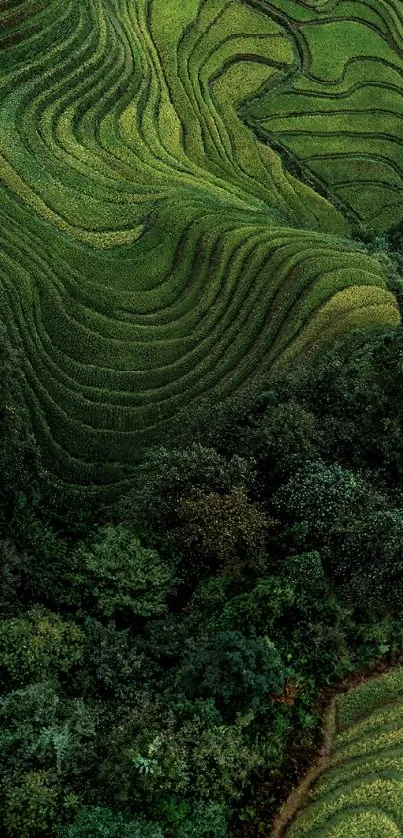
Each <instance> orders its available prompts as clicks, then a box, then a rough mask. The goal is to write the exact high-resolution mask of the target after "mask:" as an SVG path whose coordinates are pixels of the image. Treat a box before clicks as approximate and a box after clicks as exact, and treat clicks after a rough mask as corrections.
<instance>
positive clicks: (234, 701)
mask: <svg viewBox="0 0 403 838" xmlns="http://www.w3.org/2000/svg"><path fill="white" fill-rule="evenodd" d="M178 684H179V687H180V689H182V690H183V692H184V693H185V694H186V695H187V696H188V697H189V698H192V699H194V698H197V697H201V698H214V701H215V703H216V705H217V707H218V708H219V710H220V711H221V712H222V713H223V714H224V716H225V717H232V718H234V717H235V715H236V713H238V712H239V713H246V712H247V711H248V710H255V709H257V708H258V707H259V705H260V703H261V702H262V701H263V700H264V699H265V698H267V697H268V695H269V694H270V693H274V694H280V693H281V691H282V688H283V685H284V670H283V666H282V663H281V659H280V655H279V653H278V652H277V649H276V648H275V646H274V644H273V643H271V642H270V641H269V640H268V638H263V637H246V636H245V635H243V634H241V632H236V631H223V632H219V633H218V634H216V635H215V636H213V637H212V638H210V639H208V640H206V641H205V643H204V644H203V643H201V644H200V643H198V644H197V645H194V646H193V647H191V648H190V649H189V650H188V651H187V652H186V654H185V655H184V659H183V663H182V666H181V669H180V670H179V674H178Z"/></svg>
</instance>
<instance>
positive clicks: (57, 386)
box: [0, 0, 403, 493]
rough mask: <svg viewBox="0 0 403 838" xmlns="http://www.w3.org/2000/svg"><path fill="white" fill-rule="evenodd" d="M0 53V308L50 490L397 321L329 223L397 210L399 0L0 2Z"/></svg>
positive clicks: (114, 466) (130, 458)
mask: <svg viewBox="0 0 403 838" xmlns="http://www.w3.org/2000/svg"><path fill="white" fill-rule="evenodd" d="M0 47H1V53H0V55H1V58H0V72H1V78H0V154H1V156H0V173H1V185H0V190H1V194H0V217H1V233H0V235H1V242H2V247H1V256H0V303H1V311H2V312H3V314H4V316H5V318H6V321H7V324H8V326H9V329H10V334H11V335H12V338H13V340H14V341H15V342H16V343H18V344H19V345H20V346H21V347H22V350H23V352H22V357H23V359H24V375H25V378H24V398H25V400H26V402H27V404H28V406H29V410H30V415H31V417H32V423H33V427H34V431H35V435H36V437H37V439H38V441H39V443H40V445H41V448H42V450H43V453H44V458H45V463H46V465H47V466H48V468H49V469H50V471H51V472H52V474H53V475H54V477H55V479H58V480H59V481H60V485H61V486H62V485H63V486H64V487H66V488H68V490H69V491H73V490H75V491H78V492H80V493H81V492H85V491H87V490H88V489H89V487H92V489H94V488H96V489H97V490H99V491H100V492H103V491H106V490H107V489H108V487H112V486H117V485H120V484H121V483H122V482H124V481H126V480H129V479H130V474H131V473H132V470H133V468H134V467H135V464H136V462H137V461H138V458H139V455H140V452H141V448H142V446H144V444H148V443H149V442H152V441H154V440H156V439H158V438H159V436H160V433H161V430H162V429H163V428H164V427H167V426H168V425H169V423H170V421H171V420H172V417H174V416H176V415H177V414H178V412H180V410H182V409H183V407H184V406H186V405H188V404H190V403H193V402H195V401H197V400H198V399H199V398H200V397H202V396H204V395H206V394H207V393H216V394H217V395H219V396H220V397H223V396H225V395H227V394H229V393H231V392H232V391H234V390H235V389H236V388H237V387H239V386H240V385H242V384H243V383H244V382H245V381H247V380H249V379H250V378H251V377H252V376H254V375H256V374H258V373H262V372H264V371H266V370H268V369H270V368H271V367H273V365H279V364H284V363H290V362H292V361H293V360H294V359H295V358H298V357H300V356H302V355H303V356H306V355H309V353H314V352H316V351H318V349H320V347H321V346H322V345H323V344H324V343H326V342H328V341H330V340H332V339H333V338H334V337H335V336H336V335H338V334H340V333H342V332H343V331H345V330H348V329H350V328H351V327H354V326H359V327H363V328H369V329H370V328H378V327H383V326H390V325H392V326H393V325H397V324H398V323H399V314H398V310H397V306H396V302H395V299H394V297H393V296H392V295H391V294H390V293H389V292H388V291H387V290H386V282H385V277H384V275H383V273H382V269H381V267H380V265H379V263H378V262H377V261H376V259H375V258H373V257H370V256H368V254H367V253H366V252H365V250H364V248H363V247H362V246H360V245H358V244H357V243H354V242H353V241H352V240H351V238H350V230H351V227H350V225H351V223H352V222H356V221H357V220H361V221H362V222H365V223H366V224H369V225H370V226H371V225H372V227H373V229H374V230H378V231H382V230H385V229H387V228H388V226H390V225H391V224H395V223H397V222H398V221H400V220H402V219H403V198H402V195H403V192H402V191H401V176H402V166H403V162H402V161H403V155H402V153H401V152H402V139H403V138H402V126H403V107H402V102H403V100H402V74H403V5H402V3H401V2H400V0H365V2H361V1H360V0H357V2H347V0H340V2H335V0H332V1H331V2H323V1H321V0H306V2H302V0H300V2H296V1H295V2H294V0H275V2H268V0H267V2H266V0H0ZM280 150H281V152H282V153H281V154H280ZM292 160H293V161H294V162H295V160H298V165H299V166H300V168H301V170H304V171H305V170H306V172H307V173H308V174H309V177H310V178H311V180H312V184H313V186H311V185H307V184H306V183H304V182H302V180H301V179H298V178H297V177H295V176H294V175H293V174H291V169H290V161H291V162H292Z"/></svg>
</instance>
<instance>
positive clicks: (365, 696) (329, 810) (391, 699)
mask: <svg viewBox="0 0 403 838" xmlns="http://www.w3.org/2000/svg"><path fill="white" fill-rule="evenodd" d="M286 834H287V838H308V836H309V838H313V836H315V838H319V836H320V838H322V836H323V838H347V836H348V838H395V836H396V838H397V836H401V835H402V834H403V669H402V668H400V669H397V670H395V671H393V672H391V673H389V674H387V675H383V676H381V677H380V678H375V679H371V680H370V681H367V682H366V683H364V684H362V685H361V686H360V687H358V688H357V689H355V690H352V691H351V692H349V693H346V694H345V695H343V696H341V697H339V698H338V700H337V704H336V732H335V736H334V740H333V747H332V754H331V758H330V760H329V765H328V767H327V768H326V770H325V771H323V773H322V774H321V775H320V777H319V779H318V781H317V782H316V784H315V785H314V787H313V789H312V790H311V791H310V794H309V801H308V805H307V806H306V808H305V809H303V810H302V811H301V813H300V814H299V816H298V817H297V818H296V819H295V821H294V822H293V824H292V825H291V827H290V828H289V829H288V831H287V833H286Z"/></svg>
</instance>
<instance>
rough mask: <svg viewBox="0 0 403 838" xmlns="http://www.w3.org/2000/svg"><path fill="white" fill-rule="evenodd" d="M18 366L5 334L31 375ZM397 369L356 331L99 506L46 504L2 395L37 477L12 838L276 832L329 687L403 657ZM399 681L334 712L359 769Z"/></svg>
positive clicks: (383, 341) (5, 570) (13, 608)
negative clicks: (275, 820)
mask: <svg viewBox="0 0 403 838" xmlns="http://www.w3.org/2000/svg"><path fill="white" fill-rule="evenodd" d="M10 353H11V350H10V346H9V343H8V338H7V334H6V332H3V355H4V357H7V358H9V359H10V361H9V363H10V364H11V366H10V383H11V382H12V381H14V382H18V375H17V370H18V357H17V356H15V357H13V356H12V353H11V354H10ZM402 358H403V337H402V332H401V330H394V331H388V332H379V333H378V334H376V335H374V336H372V337H369V336H368V334H367V333H366V332H356V333H354V334H352V335H351V337H350V338H349V340H348V341H347V342H346V341H343V342H341V343H340V344H338V345H336V346H335V347H334V348H333V349H332V350H331V351H329V352H328V354H327V355H326V356H323V358H322V359H321V360H320V361H318V362H317V363H316V365H314V366H310V367H309V368H304V369H303V368H300V369H298V370H297V371H296V372H295V373H291V372H287V373H285V372H282V373H281V374H277V375H276V376H272V377H271V378H269V379H267V380H266V381H264V382H263V381H262V382H260V383H259V384H255V385H254V386H253V387H251V388H249V389H248V390H246V389H244V390H242V391H240V392H239V394H238V395H236V396H234V397H233V398H232V399H229V400H226V401H225V402H220V403H215V404H214V403H211V402H207V401H206V402H205V403H204V404H202V405H201V406H200V408H199V409H198V410H197V411H189V412H188V415H187V416H186V420H183V419H181V421H180V423H178V425H177V426H176V427H174V426H173V427H172V442H171V443H170V442H169V440H167V441H166V442H165V445H163V446H162V445H159V446H157V447H155V448H152V449H150V450H149V451H148V452H147V456H145V457H144V459H143V462H142V464H141V467H140V468H139V470H138V473H137V476H136V481H135V482H134V483H133V484H132V485H131V487H130V489H129V490H128V491H127V492H126V493H123V494H122V495H120V496H118V497H117V498H116V500H115V501H114V503H113V505H112V506H109V507H106V506H105V505H104V504H102V505H100V506H98V508H96V507H94V506H93V505H89V506H88V507H87V508H86V507H83V506H82V503H81V501H78V500H75V498H74V496H71V497H70V498H67V499H66V498H65V497H64V498H63V497H60V499H59V500H58V502H56V500H55V498H54V496H53V495H49V476H48V474H47V472H46V471H45V470H44V469H43V467H42V465H41V457H40V453H38V451H37V449H36V446H35V442H34V441H33V439H32V437H31V436H30V432H29V424H28V422H27V419H26V415H25V412H24V407H23V402H22V401H21V400H20V399H19V398H18V388H17V390H15V388H13V387H11V386H10V387H9V388H5V389H4V392H3V396H2V398H3V404H2V412H3V415H7V414H9V412H10V409H11V408H12V409H13V410H14V411H15V422H14V423H11V424H10V423H8V424H7V423H5V424H4V425H3V432H2V440H1V445H2V450H4V452H5V454H6V452H10V450H11V449H12V459H11V460H10V462H12V463H15V464H19V463H21V464H22V465H21V467H19V475H20V477H19V482H17V481H15V484H14V491H13V492H11V491H5V492H4V493H3V495H2V502H3V506H2V514H1V522H2V523H1V541H0V556H1V565H2V584H1V590H0V594H1V603H0V606H1V622H0V669H1V683H2V696H1V703H0V716H1V731H2V732H1V737H0V740H1V741H0V754H1V756H0V763H1V766H0V767H1V776H2V781H1V782H2V785H1V794H0V799H1V804H0V822H1V829H2V831H3V833H4V834H5V835H8V836H10V838H14V836H15V838H17V836H26V837H27V838H31V836H32V838H36V836H38V837H39V836H47V835H49V836H57V838H59V836H60V838H78V836H80V838H81V837H82V838H84V836H88V838H92V837H93V836H94V838H95V836H98V835H105V836H109V838H118V836H119V838H122V836H128V838H131V837H132V836H142V838H145V836H150V838H160V836H163V838H218V836H222V838H225V836H227V835H228V836H229V835H231V836H232V835H234V836H237V835H239V836H241V835H242V836H245V835H255V834H259V830H260V831H261V830H262V829H263V830H266V831H267V829H268V828H269V825H270V821H271V818H272V817H273V815H274V813H275V811H276V809H277V808H278V806H279V803H280V802H281V800H282V799H283V796H284V794H285V793H286V791H287V790H288V789H289V786H290V783H292V782H296V781H297V780H298V776H299V772H300V771H301V770H302V769H303V767H304V766H305V765H306V763H307V761H308V760H309V758H310V757H311V755H312V754H313V753H314V751H315V749H316V748H317V746H318V742H319V741H320V736H321V709H322V708H321V704H320V701H318V698H319V696H320V693H321V690H323V688H326V687H330V685H332V684H336V683H337V682H338V681H339V680H340V679H343V678H345V677H347V676H350V674H351V673H353V672H354V671H355V670H359V669H363V668H368V667H371V666H372V665H374V663H375V662H376V661H377V660H379V659H380V658H383V659H385V660H388V661H390V662H393V661H396V660H397V659H398V657H399V655H400V653H401V649H402V648H403V624H402V621H401V613H402V606H403V587H402V583H401V579H402V555H401V543H402V529H403V522H402V516H401V497H402V491H403V488H402V487H403V474H402V466H401V460H400V458H399V456H398V452H399V450H401V446H402V445H403V407H402V406H403V393H402V387H403V384H402V381H403V376H402V363H403V362H402ZM14 364H15V365H16V370H15V375H14V367H13V365H14ZM16 429H18V435H16ZM14 467H15V466H14V465H13V468H14ZM70 522H71V523H70ZM400 680H401V679H400ZM400 680H399V675H393V676H389V679H388V680H387V681H386V680H385V681H384V682H376V681H374V682H372V683H371V686H370V685H368V687H367V688H366V691H365V701H364V703H363V702H362V701H361V699H360V696H362V695H364V690H362V691H361V692H360V691H356V692H355V693H350V694H347V695H346V696H345V698H344V699H343V701H341V702H340V704H339V709H338V725H339V731H340V732H339V734H338V735H339V736H340V737H343V736H344V739H343V743H342V738H340V749H341V748H342V749H343V750H340V754H342V753H343V754H345V755H346V759H347V755H348V754H350V751H351V748H352V747H353V744H351V747H350V743H349V742H347V740H346V741H345V735H346V731H350V730H353V729H354V726H356V725H361V724H364V723H365V724H367V721H366V720H367V719H369V720H370V719H372V718H374V719H375V715H369V714H370V713H371V714H374V713H375V714H376V713H377V712H378V711H377V710H376V708H377V706H378V705H379V703H381V702H382V701H384V700H388V701H389V702H390V701H392V700H393V701H395V702H400V701H401V685H400ZM381 683H382V684H384V688H382V689H383V693H384V695H383V693H382V696H379V695H378V691H379V689H378V685H379V684H381ZM372 693H373V694H372ZM397 706H399V707H400V705H398V704H396V707H397ZM382 712H383V711H382ZM385 712H386V710H385ZM388 712H389V711H388ZM390 712H391V713H392V710H391V711H390ZM396 712H397V711H396ZM396 718H397V717H396ZM379 719H381V717H380V716H379ZM382 719H383V716H382ZM369 724H370V721H368V725H369ZM382 724H385V725H387V726H388V729H391V730H392V729H393V730H395V729H396V731H397V732H396V736H398V735H399V732H398V727H397V721H396V722H395V721H394V718H393V719H392V716H390V718H389V716H388V717H387V719H386V717H385V719H384V720H383V721H382ZM371 725H372V722H371ZM374 725H375V721H374ZM360 730H361V728H360ZM374 731H375V728H373V727H371V728H368V737H369V736H371V737H374V736H375V732H374ZM378 733H379V731H378V732H376V736H378ZM379 736H381V733H379ZM354 741H357V743H359V742H360V741H362V736H361V734H360V737H358V736H357V739H356V740H354ZM377 741H378V740H377ZM379 741H380V740H379ZM352 743H353V740H352ZM382 747H383V745H382ZM385 747H386V745H385ZM393 747H395V745H393ZM388 748H389V746H388ZM337 753H338V752H337ZM335 754H336V752H335ZM386 756H388V759H389V750H388V753H387V754H385V759H386ZM334 758H335V759H336V756H335V757H334ZM364 758H367V757H366V755H365V754H363V755H362V759H364ZM393 759H395V757H393ZM396 759H398V756H396ZM343 760H344V757H343ZM360 760H361V757H360ZM379 760H380V763H379V764H380V765H381V763H382V765H383V762H382V760H384V756H383V755H380V756H379ZM392 762H393V760H392ZM346 764H347V763H346ZM352 764H353V763H352ZM396 764H397V763H396ZM374 765H376V766H377V765H378V762H376V761H375V763H374ZM388 765H389V763H388ZM342 767H343V771H344V762H342V763H340V766H339V764H337V766H336V763H335V766H334V770H335V771H336V768H337V770H341V768H342ZM332 770H333V769H332ZM346 770H347V769H346ZM349 770H350V769H349ZM351 770H352V769H351ZM379 770H380V771H382V772H383V770H384V769H383V768H382V766H381V768H380V769H379ZM385 770H389V768H387V769H386V768H385ZM395 770H398V769H397V768H396V766H395V763H394V762H393V766H392V763H391V767H390V771H392V773H393V772H394V771H395ZM374 772H375V769H374V771H373V772H372V774H371V777H373V780H374V782H375V781H376V779H377V776H375V773H376V772H375V773H374ZM353 773H354V772H353ZM331 776H333V775H332V774H331V772H330V773H329V778H330V777H331ZM340 776H341V775H340ZM343 777H344V774H343ZM350 779H351V778H350ZM350 779H349V778H347V779H345V780H343V782H347V781H348V782H350ZM353 779H354V790H355V791H354V794H353V797H352V798H351V801H352V804H353V803H354V801H358V804H359V805H361V803H360V802H359V801H360V800H361V798H360V794H361V791H359V782H360V783H361V780H360V778H359V777H358V775H356V774H354V778H353ZM323 782H325V779H323ZM329 782H330V779H329ZM371 782H372V780H371ZM382 783H383V785H382V789H381V788H380V790H379V801H380V803H379V806H380V808H382V803H381V799H382V795H383V794H384V793H386V792H385V789H386V791H387V789H389V786H388V785H387V784H388V783H389V780H384V781H382ZM385 783H386V785H385ZM386 786H387V788H386ZM373 792H374V795H376V794H378V792H377V790H376V789H375V786H374V789H373ZM334 793H335V794H336V791H335V792H334ZM352 793H353V792H352ZM371 793H372V792H371ZM391 793H392V791H391ZM332 794H333V792H332ZM354 795H355V796H354ZM377 799H378V798H377ZM358 804H357V805H358ZM354 805H355V804H354ZM332 811H333V810H332ZM375 814H376V813H373V817H374V818H375ZM336 815H337V817H336ZM307 817H308V815H307ZM309 817H310V815H309ZM332 817H333V815H332ZM339 817H342V815H341V814H340V813H336V814H335V825H334V829H335V830H336V831H335V833H334V834H335V835H338V833H337V822H338V821H337V818H339ZM343 817H344V816H343ZM376 818H378V815H376ZM376 818H375V819H376ZM378 820H379V818H378ZM298 823H299V821H296V824H298ZM377 823H378V821H377ZM360 824H361V822H360V823H358V821H357V823H355V821H354V824H352V828H353V827H354V829H356V831H357V830H359V829H361V828H364V827H362V826H361V825H360ZM365 824H368V821H365ZM375 826H376V824H375V825H374V827H373V828H374V829H375ZM295 828H297V827H295ZM332 828H333V826H332ZM371 828H372V826H371ZM376 828H378V827H376ZM379 828H380V827H379ZM297 834H298V833H297ZM357 834H359V831H358V832H357Z"/></svg>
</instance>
